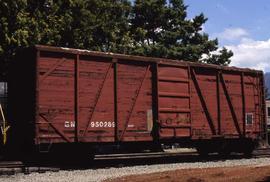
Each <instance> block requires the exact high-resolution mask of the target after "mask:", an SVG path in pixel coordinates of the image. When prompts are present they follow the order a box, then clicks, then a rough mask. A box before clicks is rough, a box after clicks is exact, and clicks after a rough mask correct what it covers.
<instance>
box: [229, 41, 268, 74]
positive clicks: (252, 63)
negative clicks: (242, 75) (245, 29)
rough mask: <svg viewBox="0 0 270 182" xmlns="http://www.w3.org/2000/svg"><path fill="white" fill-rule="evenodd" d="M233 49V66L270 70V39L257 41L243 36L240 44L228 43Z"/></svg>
mask: <svg viewBox="0 0 270 182" xmlns="http://www.w3.org/2000/svg"><path fill="white" fill-rule="evenodd" d="M225 47H226V48H228V49H230V50H232V51H233V53H234V56H233V57H232V62H231V66H237V67H246V68H253V69H259V70H263V71H267V72H269V71H270V39H268V40H265V41H256V40H253V39H250V38H242V40H241V42H240V43H239V44H238V45H227V46H225Z"/></svg>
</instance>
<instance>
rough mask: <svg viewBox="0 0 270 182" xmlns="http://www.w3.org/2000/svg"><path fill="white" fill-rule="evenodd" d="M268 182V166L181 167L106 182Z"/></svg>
mask: <svg viewBox="0 0 270 182" xmlns="http://www.w3.org/2000/svg"><path fill="white" fill-rule="evenodd" d="M120 181H129V182H130V181H131V182H145V181H147V182H152V181H153V182H178V181H180V182H181V181H183V182H267V181H269V182H270V166H261V167H259V166H258V167H248V166H238V167H226V168H203V169H182V170H176V171H168V172H161V173H152V174H142V175H131V176H126V177H122V178H117V179H112V180H107V182H120Z"/></svg>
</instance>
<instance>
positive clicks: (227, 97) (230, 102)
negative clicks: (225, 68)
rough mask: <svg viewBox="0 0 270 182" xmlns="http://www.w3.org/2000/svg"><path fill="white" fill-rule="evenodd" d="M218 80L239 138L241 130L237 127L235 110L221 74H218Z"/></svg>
mask: <svg viewBox="0 0 270 182" xmlns="http://www.w3.org/2000/svg"><path fill="white" fill-rule="evenodd" d="M220 80H221V84H222V87H223V90H224V93H225V96H226V100H227V102H228V104H229V108H230V110H231V114H232V117H233V122H234V126H235V128H236V130H237V132H238V134H239V135H240V136H242V133H241V129H240V127H239V122H238V119H237V117H236V113H235V109H234V107H233V104H232V99H231V97H230V95H229V92H228V89H227V87H226V83H225V81H224V78H223V74H222V73H220Z"/></svg>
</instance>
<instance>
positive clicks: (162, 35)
mask: <svg viewBox="0 0 270 182" xmlns="http://www.w3.org/2000/svg"><path fill="white" fill-rule="evenodd" d="M132 13H133V14H132V19H131V22H132V23H131V24H132V26H131V27H132V30H133V32H132V33H133V34H132V35H133V39H134V49H133V52H132V54H138V55H147V56H155V57H164V58H171V59H179V60H186V61H196V62H197V61H200V62H206V63H211V64H221V65H228V64H229V63H230V57H231V56H232V55H233V53H232V52H231V51H228V50H227V49H226V48H223V49H221V50H220V51H219V53H217V54H213V53H212V52H213V51H217V49H218V41H217V39H214V40H209V36H208V35H207V34H206V33H204V32H202V25H203V24H204V23H205V22H206V21H207V18H205V17H204V15H203V14H200V15H198V16H196V17H194V18H193V19H187V6H185V5H184V3H183V1H182V0H169V2H167V1H166V0H136V1H135V4H134V8H133V12H132ZM203 55H205V56H204V57H205V58H203Z"/></svg>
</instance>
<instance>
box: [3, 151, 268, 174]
mask: <svg viewBox="0 0 270 182" xmlns="http://www.w3.org/2000/svg"><path fill="white" fill-rule="evenodd" d="M262 157H270V148H262V149H256V150H255V151H254V152H253V155H252V156H251V158H262ZM241 158H243V155H240V154H232V155H231V156H230V157H228V158H226V159H228V160H230V159H232V160H233V159H241ZM220 160H221V159H220V156H218V155H215V154H212V155H209V156H208V157H206V158H201V157H200V156H199V155H198V153H197V152H195V151H189V152H176V151H175V152H149V153H131V154H109V155H108V154H106V155H105V154H104V155H96V156H95V159H94V161H92V162H88V163H85V164H83V165H82V166H80V165H78V164H77V165H73V164H71V165H63V164H60V165H59V166H57V165H55V164H53V166H50V164H46V166H38V165H37V164H31V163H29V164H25V163H23V162H21V161H0V175H13V174H16V173H24V174H29V173H32V172H38V173H44V172H49V171H51V172H57V171H59V170H62V169H63V170H76V169H82V168H84V169H93V168H107V167H123V166H135V165H144V164H149V165H151V164H164V163H167V164H168V163H177V162H179V163H180V162H200V161H220Z"/></svg>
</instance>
